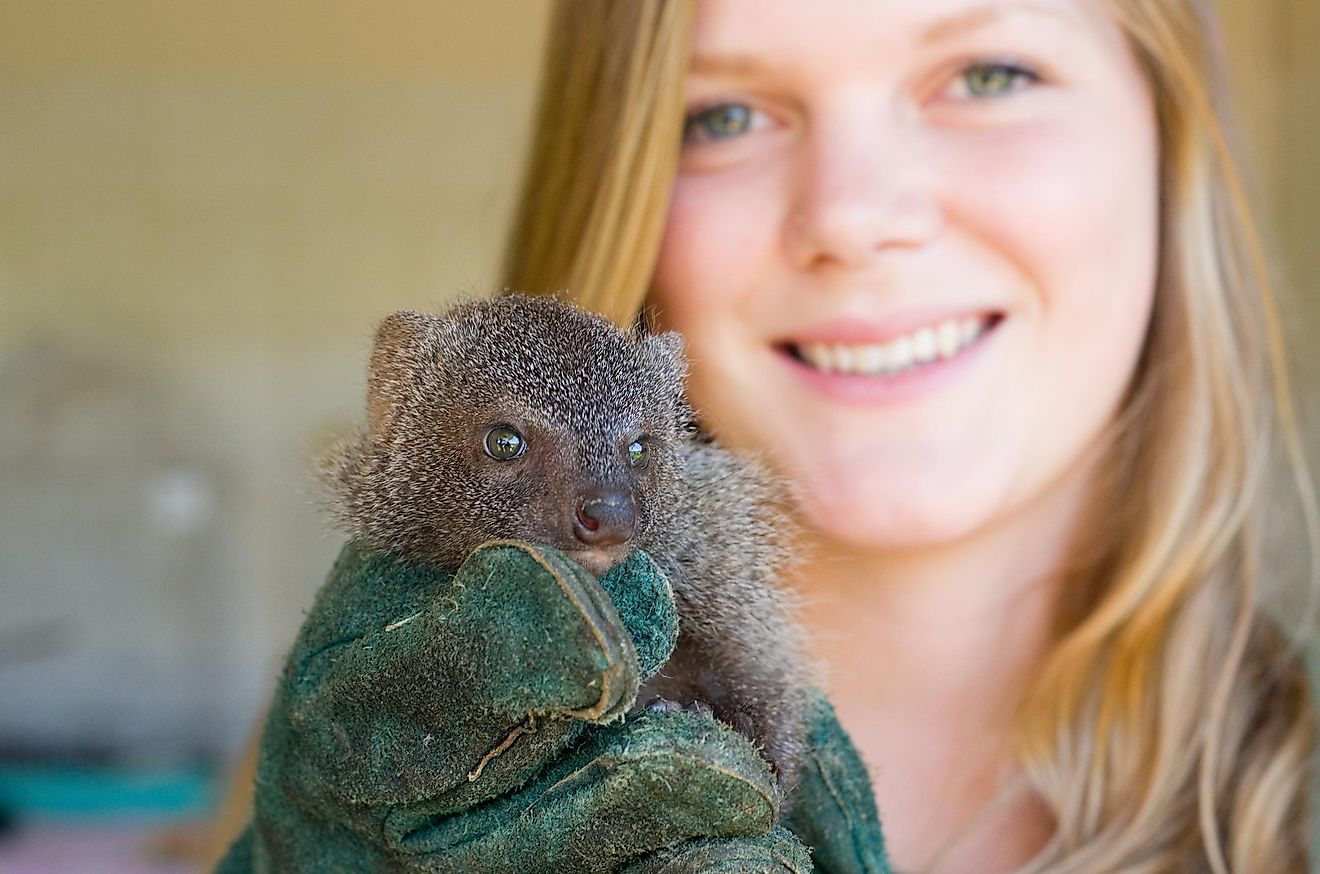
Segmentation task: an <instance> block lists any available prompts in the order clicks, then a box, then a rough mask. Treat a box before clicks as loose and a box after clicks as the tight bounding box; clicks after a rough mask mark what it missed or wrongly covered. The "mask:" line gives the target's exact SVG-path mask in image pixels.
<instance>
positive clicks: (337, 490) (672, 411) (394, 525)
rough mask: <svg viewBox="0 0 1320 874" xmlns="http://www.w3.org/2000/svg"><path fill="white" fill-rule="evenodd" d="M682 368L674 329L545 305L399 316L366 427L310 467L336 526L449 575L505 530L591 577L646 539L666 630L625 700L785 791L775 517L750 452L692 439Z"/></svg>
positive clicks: (785, 670) (798, 656) (793, 719)
mask: <svg viewBox="0 0 1320 874" xmlns="http://www.w3.org/2000/svg"><path fill="white" fill-rule="evenodd" d="M685 373H686V362H685V359H684V356H683V351H682V343H681V341H680V340H679V338H678V336H677V335H676V334H672V333H668V334H645V333H641V332H631V333H630V332H625V331H622V330H620V329H618V328H617V327H615V326H614V325H612V324H611V323H610V322H608V321H606V320H605V319H604V318H601V317H599V316H596V315H593V314H590V313H587V312H585V311H583V310H581V309H578V308H577V307H575V306H572V305H570V304H567V303H563V302H560V301H556V300H553V299H550V298H543V297H524V296H520V295H509V296H504V297H499V298H495V299H493V300H487V301H477V302H466V303H462V304H459V305H457V306H455V307H453V308H452V309H451V310H449V311H448V312H446V313H445V314H444V315H442V316H432V315H424V314H421V313H415V312H397V313H394V314H393V315H391V316H390V317H388V318H387V319H385V321H384V322H383V323H382V324H381V325H380V327H379V328H378V330H377V332H376V338H375V346H374V348H373V351H372V354H371V363H370V368H369V376H368V387H367V418H368V426H367V428H366V429H365V430H363V431H361V432H360V433H358V434H356V435H354V436H353V437H352V438H351V439H348V440H346V441H343V442H341V443H340V444H339V445H337V446H336V447H334V448H333V449H332V450H331V451H330V452H329V453H328V454H327V455H326V456H325V457H324V458H323V459H322V460H321V469H322V472H323V475H324V477H325V479H326V481H327V482H328V483H329V484H330V486H331V491H332V493H333V496H332V510H333V512H334V514H335V516H336V518H337V519H338V521H339V522H340V524H341V525H342V526H343V527H345V528H346V529H347V531H348V532H349V534H350V535H352V536H354V537H356V538H358V539H360V540H363V541H365V542H366V543H369V544H371V545H373V546H376V547H379V548H382V549H387V550H391V551H394V552H396V553H397V554H399V555H401V556H403V557H405V558H407V559H410V560H412V561H416V562H422V563H428V564H433V565H437V566H440V567H446V568H453V569H456V568H457V567H458V566H459V565H460V564H461V563H462V562H463V560H464V558H465V557H466V556H467V555H468V554H469V553H470V552H471V551H472V550H473V549H474V548H475V547H476V546H478V545H479V544H481V543H483V542H485V541H488V540H494V539H499V538H515V539H520V540H527V541H533V542H538V543H543V544H546V545H549V546H552V547H555V548H557V549H559V550H562V551H563V552H564V553H566V554H567V555H568V556H570V557H571V558H573V559H574V560H575V561H577V562H578V563H579V564H581V565H582V566H583V567H585V568H586V569H588V570H589V571H591V572H592V573H594V574H597V575H599V574H600V573H602V572H604V571H605V570H606V569H608V568H609V567H610V566H612V565H613V564H615V563H617V562H618V561H620V560H622V559H623V558H624V557H625V556H627V555H628V554H629V553H631V552H632V551H633V550H634V549H642V550H644V551H646V552H647V553H648V554H649V555H650V556H651V557H652V558H653V559H655V560H656V562H657V563H658V565H659V566H660V568H661V569H662V570H663V571H664V572H665V574H666V576H667V577H668V578H669V581H670V584H671V585H672V587H673V590H674V594H675V601H676V604H677V608H678V617H679V636H678V643H677V646H676V649H675V651H674V654H673V656H672V657H671V658H670V659H669V661H668V662H667V663H666V665H665V666H664V667H663V668H662V669H661V672H660V674H659V675H658V676H657V677H655V678H653V679H652V680H650V681H649V682H648V683H647V684H646V685H645V687H644V688H643V690H642V694H641V695H640V696H639V699H638V700H639V701H648V700H650V699H651V698H652V696H656V698H657V699H658V700H654V701H652V702H651V706H652V707H653V708H655V709H668V708H670V707H673V706H685V707H690V708H694V709H703V708H704V707H707V706H708V707H709V708H710V709H711V711H713V714H714V716H715V717H716V718H718V719H720V720H721V721H723V722H725V723H726V724H728V725H730V726H732V727H733V728H735V729H737V730H738V731H740V732H741V733H743V734H744V735H746V736H748V737H750V738H751V739H752V740H754V741H756V742H757V743H759V744H760V745H761V746H762V750H763V752H764V754H765V756H766V757H767V758H768V759H769V760H770V762H771V763H772V764H773V765H774V767H775V770H776V773H777V775H778V776H779V779H780V781H781V784H783V785H786V786H787V785H788V784H790V783H791V778H792V775H793V773H794V771H795V764H796V761H797V758H798V756H799V755H800V752H801V750H802V749H803V743H804V741H803V738H802V735H803V731H804V705H805V696H806V690H807V688H808V686H809V683H810V680H811V678H810V676H809V674H810V671H809V669H808V667H807V659H806V656H805V652H804V648H803V645H802V641H801V633H800V631H799V630H798V628H797V626H796V625H795V624H794V623H793V621H792V620H791V619H790V616H789V613H790V610H791V608H790V605H789V598H788V595H787V594H786V592H785V591H784V590H783V588H781V583H780V577H781V575H782V573H783V569H784V567H785V561H786V558H787V551H788V550H787V534H786V528H785V519H784V518H783V516H782V513H781V510H780V509H778V507H779V500H778V493H777V490H776V488H775V486H774V484H773V481H772V480H771V479H770V478H769V477H768V476H767V475H766V473H765V472H764V471H763V470H762V468H761V467H760V466H759V465H758V464H756V463H755V462H753V461H750V460H747V459H745V458H742V457H740V456H738V455H735V454H733V453H731V452H730V451H728V450H726V449H723V448H721V447H719V446H718V445H716V444H714V443H711V442H710V441H708V440H703V439H701V438H700V437H697V436H694V429H693V428H692V426H691V423H692V418H693V417H692V413H691V410H690V408H689V407H688V405H687V403H686V401H685V400H684V394H683V381H684V376H685Z"/></svg>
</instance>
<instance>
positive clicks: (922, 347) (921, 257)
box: [652, 0, 1158, 549]
mask: <svg viewBox="0 0 1320 874" xmlns="http://www.w3.org/2000/svg"><path fill="white" fill-rule="evenodd" d="M697 8H698V13H697V20H696V31H695V38H694V39H695V41H694V51H693V64H692V68H691V72H690V74H689V76H688V80H687V98H686V99H687V105H688V120H687V125H686V130H685V142H684V147H683V156H682V163H681V166H680V171H679V176H678V180H677V183H676V185H675V188H674V192H673V202H672V205H671V208H670V213H669V218H668V224H667V227H666V231H665V238H664V243H663V246H662V249H661V253H660V260H659V265H658V269H657V273H656V277H655V285H654V294H653V300H652V302H653V303H655V304H656V305H657V306H658V308H659V314H660V323H661V325H662V326H664V327H666V328H670V329H674V330H678V331H681V332H682V333H683V334H684V335H685V336H686V338H687V340H688V344H689V352H690V356H691V359H692V378H691V383H690V389H691V397H692V400H693V402H694V404H695V405H696V406H697V408H698V410H699V411H700V412H701V414H702V416H703V419H704V421H705V423H706V425H707V427H708V428H710V429H711V430H712V432H713V433H715V434H716V435H717V436H718V437H719V438H721V439H722V440H723V441H724V442H726V443H727V444H729V445H732V446H735V447H744V448H753V449H759V450H761V451H763V452H764V453H765V454H766V455H767V456H768V458H769V460H770V461H771V462H772V463H773V465H774V466H775V467H776V468H777V469H778V470H779V471H780V472H782V473H784V474H786V475H787V476H788V478H789V479H790V480H791V482H792V483H793V484H794V485H795V487H796V491H797V493H798V500H799V505H800V508H801V510H802V514H803V516H804V519H805V521H806V522H807V523H808V525H809V526H810V527H811V528H813V529H814V530H815V531H816V532H817V534H819V535H823V536H824V537H826V538H827V539H832V540H836V541H838V542H841V543H847V544H850V545H852V546H854V547H861V548H882V549H904V548H914V547H927V546H931V545H937V544H940V543H946V542H950V541H953V540H955V539H957V538H960V537H965V536H968V535H970V534H973V533H974V532H976V531H978V530H980V529H982V528H983V527H985V526H987V525H990V524H992V523H994V522H995V521H996V520H1002V519H1006V518H1008V517H1009V515H1011V514H1013V513H1014V512H1016V511H1019V510H1021V509H1022V508H1024V507H1025V506H1027V505H1029V504H1030V503H1032V502H1033V501H1037V500H1040V499H1042V498H1043V497H1044V496H1046V495H1048V494H1049V493H1050V492H1051V491H1052V490H1056V489H1061V488H1063V483H1064V482H1066V481H1068V477H1067V474H1068V473H1069V472H1071V471H1076V470H1078V469H1079V461H1080V460H1081V458H1082V455H1083V452H1084V450H1086V449H1087V448H1088V447H1089V446H1090V445H1091V444H1093V443H1094V442H1095V439H1096V438H1097V436H1098V435H1099V433H1100V431H1101V430H1102V428H1103V427H1104V426H1105V425H1106V424H1107V423H1108V422H1109V421H1110V420H1111V419H1112V417H1113V415H1114V413H1115V410H1116V408H1117V406H1118V404H1119V401H1120V399H1121V396H1122V394H1123V391H1124V388H1125V387H1126V384H1127V382H1128V379H1129V376H1130V374H1131V372H1132V370H1133V367H1134V365H1135V361H1136V359H1137V356H1138V354H1139V352H1140V348H1141V343H1142V339H1143V336H1144V333H1145V328H1146V324H1147V322H1148V318H1149V312H1150V305H1151V299H1152V294H1153V289H1154V284H1155V270H1156V250H1157V245H1156V241H1157V233H1158V231H1157V216H1158V194H1157V165H1158V143H1157V134H1156V120H1155V116H1154V110H1153V105H1152V100H1151V97H1150V94H1149V92H1148V90H1147V86H1146V83H1145V81H1144V79H1143V77H1142V74H1141V71H1140V68H1139V66H1138V63H1137V61H1136V60H1135V58H1134V56H1133V55H1132V53H1131V52H1130V50H1129V48H1128V46H1127V44H1126V42H1125V39H1124V37H1123V35H1122V34H1121V32H1120V31H1119V29H1118V27H1117V25H1116V24H1115V23H1114V22H1113V20H1112V19H1110V18H1109V17H1108V15H1107V13H1106V12H1105V11H1104V10H1103V8H1102V7H1101V5H1100V3H1099V2H1088V0H990V2H985V0H815V2H812V3H803V2H801V0H701V2H699V4H698V7H697Z"/></svg>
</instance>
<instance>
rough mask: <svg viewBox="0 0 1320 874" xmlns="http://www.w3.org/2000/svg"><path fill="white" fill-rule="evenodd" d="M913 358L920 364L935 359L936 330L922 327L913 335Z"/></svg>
mask: <svg viewBox="0 0 1320 874" xmlns="http://www.w3.org/2000/svg"><path fill="white" fill-rule="evenodd" d="M912 358H913V359H914V360H915V361H916V362H917V363H918V364H926V363H927V362H930V361H934V360H935V332H934V331H932V330H931V329H930V328H922V329H921V330H919V331H917V332H916V333H915V334H913V335H912Z"/></svg>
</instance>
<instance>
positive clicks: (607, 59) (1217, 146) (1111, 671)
mask: <svg viewBox="0 0 1320 874" xmlns="http://www.w3.org/2000/svg"><path fill="white" fill-rule="evenodd" d="M1110 5H1111V8H1112V11H1113V14H1114V16H1115V19H1116V20H1117V21H1118V23H1119V24H1120V25H1121V26H1122V28H1123V29H1124V31H1125V32H1126V34H1127V36H1128V39H1129V43H1130V45H1131V47H1132V49H1133V51H1134V52H1135V54H1136V56H1137V58H1138V59H1139V61H1140V63H1141V64H1142V66H1143V67H1144V70H1145V73H1146V76H1147V79H1148V82H1149V86H1150V89H1151V93H1152V94H1153V96H1154V98H1155V103H1156V107H1157V113H1158V120H1159V127H1160V144H1161V156H1160V157H1161V165H1162V166H1161V170H1162V172H1161V187H1162V192H1161V194H1162V197H1161V203H1162V216H1161V256H1160V272H1159V278H1158V288H1157V292H1156V302H1155V306H1154V310H1153V313H1152V317H1151V323H1150V326H1149V333H1148V336H1147V340H1146V346H1145V348H1144V350H1143V355H1142V359H1141V361H1140V363H1139V365H1138V367H1137V370H1136V372H1135V373H1134V375H1133V380H1132V384H1131V386H1130V388H1129V392H1128V396H1127V398H1126V402H1125V404H1124V406H1123V409H1122V411H1121V413H1120V415H1119V416H1118V417H1117V419H1116V421H1115V422H1114V423H1113V426H1112V428H1111V431H1110V434H1109V437H1110V440H1109V443H1108V450H1109V451H1108V456H1107V458H1106V463H1105V466H1104V471H1105V475H1104V477H1103V478H1102V480H1101V485H1100V488H1099V493H1098V494H1097V496H1096V500H1095V501H1094V502H1093V504H1092V506H1091V508H1090V512H1091V514H1092V515H1091V518H1090V520H1089V521H1090V523H1091V524H1089V525H1088V526H1086V542H1085V543H1078V544H1077V545H1076V548H1075V549H1074V550H1073V553H1072V556H1073V560H1072V561H1071V563H1070V564H1069V566H1068V567H1067V568H1066V569H1065V573H1066V575H1067V577H1068V585H1067V586H1066V588H1065V590H1066V592H1067V593H1068V595H1069V597H1068V600H1067V601H1066V602H1065V603H1064V604H1063V605H1062V607H1061V609H1060V613H1059V615H1058V617H1057V628H1056V641H1057V642H1056V645H1055V646H1054V648H1053V650H1052V651H1051V653H1050V654H1049V657H1048V658H1047V660H1046V662H1045V664H1044V665H1043V667H1042V669H1041V671H1040V673H1039V675H1038V676H1037V677H1035V678H1034V682H1033V685H1032V687H1031V690H1030V691H1029V693H1028V694H1027V695H1026V696H1025V698H1024V700H1023V703H1022V706H1021V708H1020V712H1019V714H1018V718H1017V721H1016V728H1015V741H1016V747H1015V748H1016V751H1017V755H1018V758H1019V762H1020V765H1021V768H1022V772H1023V776H1024V778H1025V779H1026V780H1027V781H1028V782H1029V784H1030V785H1031V787H1032V788H1033V789H1034V790H1035V791H1036V792H1037V793H1038V794H1039V796H1040V798H1041V799H1042V800H1043V802H1044V803H1045V804H1046V805H1047V806H1048V808H1049V809H1050V811H1051V813H1052V815H1053V817H1054V821H1055V830H1054V834H1053V837H1052V839H1051V840H1050V841H1049V843H1048V844H1047V846H1046V847H1045V848H1044V849H1043V850H1042V851H1041V852H1040V854H1039V855H1038V856H1037V858H1036V859H1035V860H1033V861H1032V862H1031V863H1030V864H1029V865H1027V866H1026V868H1025V869H1024V871H1029V872H1032V874H1065V872H1097V871H1106V872H1109V871H1114V872H1125V874H1146V872H1149V874H1156V872H1161V874H1163V872H1193V871H1195V872H1200V871H1212V872H1217V874H1224V872H1228V871H1237V872H1267V871H1268V872H1271V874H1276V872H1277V874H1283V872H1297V874H1302V872H1306V871H1308V870H1309V868H1308V859H1309V849H1308V847H1309V837H1310V793H1311V766H1312V758H1313V753H1314V749H1315V743H1316V724H1315V717H1314V715H1313V704H1312V698H1311V692H1310V687H1309V684H1308V679H1307V676H1306V673H1305V670H1304V668H1303V665H1302V662H1301V659H1300V658H1299V656H1298V654H1297V652H1296V651H1295V650H1294V648H1293V646H1292V644H1290V642H1289V640H1288V638H1287V636H1286V635H1284V634H1283V633H1281V632H1280V630H1279V628H1278V626H1277V624H1276V623H1275V622H1273V621H1272V620H1271V619H1270V618H1269V616H1268V614H1267V613H1266V612H1265V610H1264V607H1263V599H1262V593H1261V591H1260V589H1261V588H1262V581H1261V576H1262V571H1261V564H1262V556H1261V554H1260V553H1261V533H1262V519H1261V514H1262V508H1263V506H1264V502H1263V500H1262V496H1263V489H1262V486H1263V483H1264V481H1265V479H1266V474H1267V467H1268V462H1269V459H1270V456H1271V453H1272V450H1273V448H1274V447H1275V445H1276V441H1280V440H1281V441H1282V443H1283V445H1284V448H1285V449H1286V451H1287V456H1288V458H1289V461H1290V463H1291V467H1292V470H1293V473H1294V482H1295V484H1296V486H1297V493H1298V495H1299V497H1300V500H1301V506H1302V509H1303V511H1304V515H1305V517H1306V519H1307V522H1308V529H1307V530H1308V533H1310V534H1311V539H1312V543H1311V546H1312V551H1313V552H1314V550H1315V542H1314V541H1315V534H1314V532H1315V531H1316V527H1317V526H1316V521H1315V520H1316V512H1315V507H1314V499H1313V496H1312V493H1311V487H1310V483H1309V478H1308V474H1307V471H1306V465H1305V461H1304V459H1303V456H1302V453H1301V451H1300V440H1299V437H1298V433H1297V427H1296V424H1295V421H1294V415H1293V411H1292V407H1291V404H1290V401H1289V393H1288V385H1287V376H1286V371H1285V365H1284V358H1283V351H1282V349H1283V346H1282V342H1281V338H1280V330H1279V325H1278V317H1277V314H1276V312H1275V309H1274V304H1273V298H1272V295H1271V291H1270V288H1269V282H1268V271H1267V270H1266V268H1265V264H1264V259H1263V257H1262V255H1261V247H1260V244H1259V242H1258V240H1257V237H1256V233H1255V230H1254V228H1253V225H1252V221H1251V218H1250V214H1249V209H1248V206H1247V198H1246V196H1245V195H1244V192H1243V186H1242V183H1241V181H1240V179H1239V176H1238V173H1237V171H1236V170H1235V165H1234V161H1233V158H1232V155H1231V150H1230V148H1229V146H1228V143H1227V142H1226V135H1225V127H1226V122H1225V117H1226V115H1225V110H1224V107H1223V106H1222V105H1220V104H1219V103H1218V102H1217V98H1218V95H1219V94H1220V93H1222V89H1217V88H1212V87H1210V86H1208V85H1207V83H1215V82H1218V81H1219V78H1218V77H1219V76H1220V75H1221V74H1220V70H1221V59H1220V58H1219V47H1218V43H1217V32H1216V30H1215V27H1214V21H1213V16H1212V13H1211V11H1210V9H1209V6H1208V3H1206V2H1201V0H1110ZM691 16H692V4H691V3H690V2H683V0H679V2H663V0H640V2H630V3H608V2H600V0H590V2H588V0H577V2H568V3H564V2H561V3H560V5H559V8H558V13H557V18H556V20H555V23H554V27H553V36H552V40H551V44H550V52H549V55H548V60H547V66H546V75H545V80H544V84H543V92H542V102H541V106H540V115H539V118H538V121H537V133H536V138H535V143H534V147H533V153H532V157H531V161H530V164H529V167H528V175H527V178H526V182H525V187H524V192H523V198H522V201H521V204H520V209H519V211H518V213H517V216H516V221H515V226H514V231H513V234H512V236H511V238H510V244H509V248H508V252H507V256H506V272H505V276H506V283H507V285H508V286H509V287H510V288H514V289H518V290H524V291H530V292H534V293H537V292H558V293H567V294H569V295H571V296H573V297H574V298H575V299H577V300H578V301H579V302H580V303H582V304H583V305H585V306H588V307H591V308H593V309H596V310H598V311H600V312H602V313H604V314H606V315H607V316H609V317H610V318H612V319H614V320H615V321H617V322H619V323H621V324H623V323H628V322H631V321H633V320H634V319H635V318H636V317H637V315H638V313H639V312H640V310H641V308H642V306H643V304H644V302H645V299H646V295H647V292H648V289H649V285H650V280H651V274H652V271H653V268H654V262H655V255H656V251H657V248H658V245H659V240H660V234H661V230H662V227H663V222H664V217H665V211H666V209H667V204H668V198H669V192H670V188H671V186H672V183H673V179H674V174H675V172H676V170H675V168H676V162H677V153H678V148H679V140H680V132H681V125H682V111H683V106H682V104H683V97H682V82H683V75H684V73H685V72H686V66H687V58H688V54H687V53H688V47H689V43H690V31H691Z"/></svg>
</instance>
